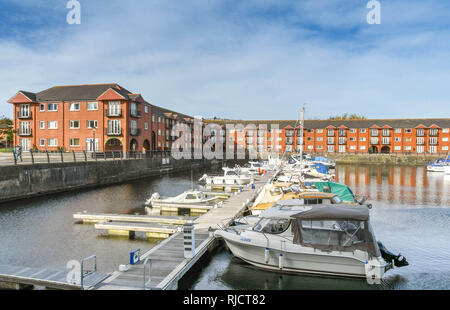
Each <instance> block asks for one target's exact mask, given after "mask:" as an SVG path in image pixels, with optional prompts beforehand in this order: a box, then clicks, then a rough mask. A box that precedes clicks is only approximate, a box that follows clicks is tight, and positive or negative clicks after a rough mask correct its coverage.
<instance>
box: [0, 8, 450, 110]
mask: <svg viewBox="0 0 450 310" xmlns="http://www.w3.org/2000/svg"><path fill="white" fill-rule="evenodd" d="M80 2H81V3H82V14H83V16H82V25H80V26H68V25H62V26H61V27H59V28H57V29H53V30H52V33H51V34H50V35H45V34H42V33H39V34H37V36H38V37H39V39H40V40H39V42H40V43H39V44H33V45H20V44H18V43H15V41H16V40H13V39H4V40H1V41H0V64H2V66H0V74H1V76H2V77H4V78H3V79H2V82H3V83H1V84H0V100H1V101H2V102H6V101H7V100H8V99H9V98H10V97H11V96H12V95H14V93H15V92H16V91H17V90H19V89H24V90H28V91H40V90H42V89H45V88H48V87H51V86H53V85H64V84H69V85H71V84H81V83H110V82H118V83H119V84H121V85H122V86H124V87H126V88H128V89H129V90H131V91H135V92H141V93H142V94H143V96H144V98H146V99H147V100H149V101H150V102H152V103H154V104H156V105H160V106H165V107H167V108H170V109H174V110H177V111H180V112H183V113H187V114H191V115H198V114H201V115H203V116H220V117H228V118H246V119H258V118H260V119H289V118H295V117H297V115H298V114H299V112H298V111H299V109H300V107H301V105H302V104H303V103H305V102H306V103H307V115H306V116H307V117H313V116H317V117H327V116H329V115H336V114H339V113H344V112H351V113H358V114H364V115H366V116H368V117H372V118H375V117H424V116H427V117H443V116H445V115H443V111H447V112H450V109H449V108H448V106H449V104H448V98H450V96H449V95H450V90H449V89H450V88H449V87H447V85H448V83H449V81H450V71H449V62H448V59H449V56H450V55H449V52H448V51H449V49H448V47H449V46H448V43H446V42H449V41H448V34H447V33H448V29H447V28H446V26H445V25H442V26H441V28H440V29H439V27H438V26H437V25H430V24H432V21H433V15H432V14H436V16H437V17H439V16H442V15H443V14H442V12H436V10H437V9H438V8H439V7H438V6H437V4H436V2H430V3H431V4H427V3H422V2H416V3H414V6H413V7H412V8H411V14H412V17H410V18H408V16H409V15H408V14H409V13H408V12H409V11H406V12H404V11H402V10H403V9H404V7H403V6H401V5H400V4H399V2H398V1H392V3H393V4H395V5H391V6H390V7H391V8H392V10H395V11H396V12H397V13H402V15H401V19H396V20H395V21H392V19H391V17H390V16H393V15H394V13H393V12H392V11H388V10H387V9H386V8H385V5H384V4H383V2H382V9H383V11H382V12H383V13H382V14H383V18H382V25H379V26H370V25H367V24H364V23H365V16H364V14H365V12H366V10H364V8H365V4H364V1H356V2H353V4H349V2H348V1H344V0H339V1H338V0H335V1H330V2H328V1H327V4H324V2H322V1H302V2H292V3H290V4H289V3H287V2H286V5H284V2H282V4H280V2H279V1H270V0H265V1H239V2H236V5H232V6H230V2H229V1H228V2H225V1H200V0H199V1H183V2H181V1H151V2H147V1H146V2H145V3H143V2H141V1H120V2H119V1H117V2H111V1H103V2H95V3H94V2H88V3H86V2H83V1H80ZM288 4H289V5H288ZM30 5H31V4H30ZM386 7H388V5H387V4H386ZM419 7H423V8H424V12H427V14H428V18H430V20H429V21H428V22H427V21H426V18H425V17H423V16H420V17H419V16H418V15H417V12H418V9H419ZM361 8H362V9H361ZM271 10H272V11H271ZM62 12H63V13H64V11H62ZM270 12H274V13H273V16H271V15H270ZM275 12H276V14H275ZM447 12H448V11H447ZM257 13H258V14H257ZM361 14H362V16H361ZM63 18H64V19H65V17H64V16H63ZM416 19H419V22H418V24H419V25H416V24H414V21H415V20H416ZM438 20H439V21H440V22H442V21H441V19H439V18H438ZM389 24H394V25H395V27H394V26H390V25H389ZM408 26H409V27H413V26H415V28H414V29H411V30H408V29H409V28H408ZM377 27H378V28H377ZM444 39H445V40H446V41H445V40H444ZM0 114H8V115H12V109H11V106H10V105H9V104H2V105H0ZM444 114H445V113H444Z"/></svg>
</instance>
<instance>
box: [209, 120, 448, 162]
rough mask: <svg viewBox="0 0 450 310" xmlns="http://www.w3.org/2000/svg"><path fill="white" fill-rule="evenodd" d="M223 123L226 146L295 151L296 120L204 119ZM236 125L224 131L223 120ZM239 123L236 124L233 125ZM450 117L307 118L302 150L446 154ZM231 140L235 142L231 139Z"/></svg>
mask: <svg viewBox="0 0 450 310" xmlns="http://www.w3.org/2000/svg"><path fill="white" fill-rule="evenodd" d="M205 122H208V123H216V124H219V125H220V126H221V129H222V130H221V132H220V134H218V135H222V136H223V138H222V141H225V139H226V141H227V142H228V147H234V148H235V149H236V146H237V145H240V146H242V147H243V148H244V149H246V150H252V149H253V150H257V151H262V150H264V149H266V150H268V151H278V152H285V151H286V152H288V153H289V152H298V151H300V148H301V144H302V143H301V132H300V126H299V122H298V121H278V120H263V121H259V120H254V121H247V120H245V121H244V120H205ZM227 124H228V125H231V126H232V127H233V126H234V127H236V130H228V131H227V133H226V137H225V136H224V135H225V129H226V125H227ZM238 124H239V125H241V127H240V128H239V127H238V126H237V125H238ZM449 140H450V118H447V119H370V120H306V121H305V122H304V129H303V141H304V143H303V145H304V146H303V151H305V152H307V153H355V154H356V153H412V154H421V153H429V154H444V153H447V152H448V151H449V149H450V141H449ZM230 142H231V143H234V145H233V144H230Z"/></svg>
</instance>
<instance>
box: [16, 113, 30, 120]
mask: <svg viewBox="0 0 450 310" xmlns="http://www.w3.org/2000/svg"><path fill="white" fill-rule="evenodd" d="M32 115H33V114H32V112H31V111H29V112H28V113H23V112H17V114H16V118H19V119H28V118H32Z"/></svg>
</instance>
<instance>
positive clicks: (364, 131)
mask: <svg viewBox="0 0 450 310" xmlns="http://www.w3.org/2000/svg"><path fill="white" fill-rule="evenodd" d="M359 132H360V133H366V132H367V130H366V129H360V130H359Z"/></svg>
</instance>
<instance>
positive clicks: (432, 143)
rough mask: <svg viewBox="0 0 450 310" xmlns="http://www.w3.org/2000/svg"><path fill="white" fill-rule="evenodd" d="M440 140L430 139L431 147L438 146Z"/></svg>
mask: <svg viewBox="0 0 450 310" xmlns="http://www.w3.org/2000/svg"><path fill="white" fill-rule="evenodd" d="M437 144H438V139H437V138H430V145H437Z"/></svg>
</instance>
